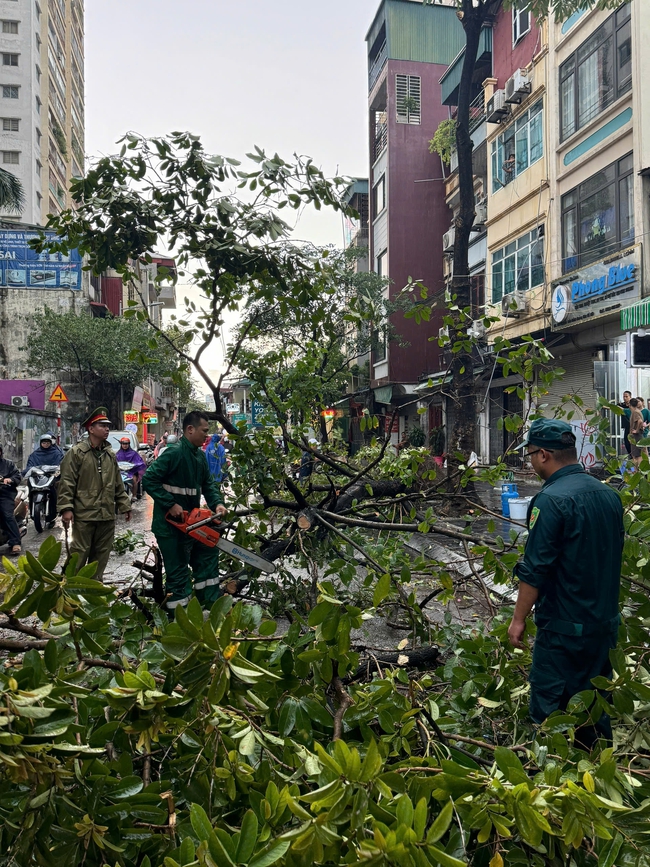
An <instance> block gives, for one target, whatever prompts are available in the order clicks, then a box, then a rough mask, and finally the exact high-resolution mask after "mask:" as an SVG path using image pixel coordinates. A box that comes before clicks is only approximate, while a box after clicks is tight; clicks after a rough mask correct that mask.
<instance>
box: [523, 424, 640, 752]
mask: <svg viewBox="0 0 650 867" xmlns="http://www.w3.org/2000/svg"><path fill="white" fill-rule="evenodd" d="M523 447H526V448H527V453H528V457H529V459H530V462H531V464H532V466H533V469H534V470H535V472H536V473H537V475H538V476H540V477H541V478H542V479H543V480H544V485H543V486H542V489H541V491H540V492H539V493H538V494H537V496H535V497H534V498H533V500H532V502H531V504H530V507H529V510H528V518H527V524H528V529H529V536H528V540H527V542H526V550H525V553H524V558H523V560H522V561H521V562H520V563H518V564H517V566H516V567H515V575H516V576H517V578H518V579H519V593H518V596H517V603H516V605H515V611H514V616H513V618H512V621H511V623H510V626H509V628H508V638H509V640H510V643H511V644H512V645H513V646H514V647H522V646H523V645H522V637H523V633H524V629H525V621H526V617H527V616H528V614H529V613H530V611H531V609H532V608H533V606H535V623H536V625H537V636H536V638H535V647H534V650H533V664H532V667H531V671H530V677H529V680H530V716H531V718H532V719H533V722H535V723H541V722H543V721H544V720H545V719H546V717H547V716H548V715H549V714H551V713H553V711H555V710H558V709H562V710H563V709H565V708H566V706H567V703H568V702H569V699H570V698H571V697H572V696H573V695H575V694H576V693H577V692H581V691H582V690H589V689H593V686H592V684H591V681H592V679H593V678H594V677H599V676H600V677H609V676H610V675H611V673H612V667H611V664H610V662H609V651H610V650H611V649H612V648H614V647H616V642H617V633H618V625H619V609H618V595H619V584H620V573H621V556H622V551H623V541H624V530H623V508H622V504H621V499H620V497H619V496H618V494H617V493H616V491H614V490H612V489H611V488H610V487H609V486H608V485H606V484H604V483H602V482H599V481H597V480H596V479H595V478H593V476H590V475H589V474H588V473H586V472H585V470H584V468H583V466H582V464H580V463H579V462H578V457H577V453H576V447H575V436H574V434H573V431H572V430H571V426H570V425H569V424H567V423H566V422H563V421H559V420H556V419H537V420H535V421H534V422H533V423H532V425H531V426H530V429H529V431H528V436H527V438H526V440H525V442H524V443H523V444H522V448H523ZM599 736H600V737H605V738H607V739H608V740H611V736H612V731H611V723H610V720H609V717H608V716H607V715H606V714H603V715H602V717H601V718H600V720H599V722H598V723H597V724H596V726H595V728H593V727H587V728H585V729H582V730H579V731H578V732H577V734H576V740H578V741H579V742H580V743H581V745H582V746H585V747H587V748H590V747H591V745H592V744H593V743H594V741H595V739H596V738H597V737H599Z"/></svg>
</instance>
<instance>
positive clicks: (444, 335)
mask: <svg viewBox="0 0 650 867" xmlns="http://www.w3.org/2000/svg"><path fill="white" fill-rule="evenodd" d="M438 339H439V340H449V326H448V325H443V326H442V328H439V329H438Z"/></svg>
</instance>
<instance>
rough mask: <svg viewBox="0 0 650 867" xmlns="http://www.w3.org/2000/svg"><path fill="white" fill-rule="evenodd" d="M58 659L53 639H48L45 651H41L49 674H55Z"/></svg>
mask: <svg viewBox="0 0 650 867" xmlns="http://www.w3.org/2000/svg"><path fill="white" fill-rule="evenodd" d="M58 659H59V651H58V649H57V646H56V641H55V640H54V639H53V638H50V640H49V641H48V642H47V644H46V645H45V650H44V651H43V661H44V662H45V667H46V668H47V670H48V671H49V672H50V674H56V671H57V667H58Z"/></svg>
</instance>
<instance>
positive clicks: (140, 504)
mask: <svg viewBox="0 0 650 867" xmlns="http://www.w3.org/2000/svg"><path fill="white" fill-rule="evenodd" d="M152 514H153V501H152V500H150V499H149V497H143V498H142V499H141V500H136V501H135V502H134V503H133V511H132V513H131V520H130V521H125V519H124V516H123V515H119V516H118V518H117V523H116V525H115V535H116V536H121V535H122V534H124V533H126V532H127V531H129V530H131V531H132V532H133V533H136V534H140V535H142V536H143V537H144V544H143V545H141V546H138V547H137V548H136V549H135V551H133V552H131V551H127V552H126V554H116V553H115V551H113V552H112V553H111V558H110V560H109V562H108V567H107V569H106V572H105V573H104V581H105V582H106V583H107V584H114V585H116V586H120V587H121V586H124V585H125V584H128V583H129V582H130V581H131V580H132V579H133V578H135V577H136V576H137V575H138V572H139V570H138V569H136V568H135V567H134V566H132V565H131V564H132V563H133V561H134V560H136V559H141V558H142V557H144V556H145V555H146V553H147V548H148V546H149V545H150V544H151V543H152V542H153V541H154V537H153V533H152V532H151V517H152ZM48 536H54V537H55V538H56V539H57V540H58V541H60V542H61V543H62V545H63V549H64V551H65V543H64V531H63V525H62V524H61V519H60V518H57V521H56V526H55V527H54V528H53V529H52V530H45V531H44V532H43V533H37V532H36V529H35V527H34V524H33V523H32V522H31V521H30V523H29V526H28V527H27V535H26V536H24V537H23V551H30V552H31V553H32V554H34V555H37V554H38V549H39V548H40V546H41V545H42V544H43V541H44V540H45V539H46V538H47V537H48Z"/></svg>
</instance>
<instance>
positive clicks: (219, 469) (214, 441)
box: [205, 433, 227, 485]
mask: <svg viewBox="0 0 650 867" xmlns="http://www.w3.org/2000/svg"><path fill="white" fill-rule="evenodd" d="M221 440H222V437H221V434H218V433H216V434H212V436H211V437H210V440H209V442H208V446H207V448H206V450H205V457H206V459H207V461H208V468H209V470H210V475H211V476H212V478H213V479H214V480H215V482H216V483H217V484H218V485H220V484H221V483H222V482H223V480H224V477H225V475H226V464H227V458H226V449H225V448H224V445H223V443H222V441H221Z"/></svg>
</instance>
